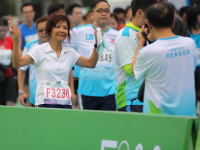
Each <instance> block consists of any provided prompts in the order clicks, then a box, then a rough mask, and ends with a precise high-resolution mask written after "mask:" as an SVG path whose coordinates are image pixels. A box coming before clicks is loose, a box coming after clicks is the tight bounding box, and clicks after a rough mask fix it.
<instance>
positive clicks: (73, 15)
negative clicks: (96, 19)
mask: <svg viewBox="0 0 200 150" xmlns="http://www.w3.org/2000/svg"><path fill="white" fill-rule="evenodd" d="M66 15H67V18H68V19H69V21H70V25H71V28H74V27H78V26H80V25H81V22H82V12H81V5H79V4H77V3H73V4H71V5H69V6H68V7H67V8H66Z"/></svg>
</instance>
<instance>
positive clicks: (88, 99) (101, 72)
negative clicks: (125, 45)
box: [71, 0, 118, 111]
mask: <svg viewBox="0 0 200 150" xmlns="http://www.w3.org/2000/svg"><path fill="white" fill-rule="evenodd" d="M91 10H92V17H93V19H94V22H96V23H97V26H98V27H100V28H101V29H102V30H103V32H104V37H105V40H106V41H107V43H108V46H109V47H110V48H111V49H112V51H108V50H106V49H104V52H103V54H102V55H101V56H100V57H99V60H98V63H97V65H96V68H94V69H88V68H82V69H81V70H80V74H79V86H78V93H80V94H82V102H83V108H84V109H90V110H113V111H114V110H116V103H115V95H114V94H115V84H114V79H115V75H114V51H115V48H114V47H115V45H114V41H115V38H116V35H117V33H118V31H116V30H114V29H112V28H110V27H109V26H108V22H109V19H110V5H109V3H108V2H107V1H106V0H97V1H95V2H94V3H93V4H92V6H91ZM93 30H94V26H93V24H88V25H85V26H80V27H77V28H76V30H74V35H75V38H72V40H73V39H75V40H76V41H75V42H73V41H72V42H71V43H72V44H74V45H71V46H72V47H74V48H75V49H76V50H77V52H78V53H79V54H80V55H81V56H84V57H86V58H89V57H90V56H91V54H92V50H93V43H94V40H95V38H94V32H93Z"/></svg>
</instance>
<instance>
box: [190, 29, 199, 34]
mask: <svg viewBox="0 0 200 150" xmlns="http://www.w3.org/2000/svg"><path fill="white" fill-rule="evenodd" d="M191 33H192V34H200V29H199V30H196V29H193V28H192V30H191Z"/></svg>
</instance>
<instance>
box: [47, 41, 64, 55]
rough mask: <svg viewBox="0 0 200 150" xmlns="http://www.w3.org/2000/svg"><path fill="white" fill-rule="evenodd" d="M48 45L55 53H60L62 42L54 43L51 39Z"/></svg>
mask: <svg viewBox="0 0 200 150" xmlns="http://www.w3.org/2000/svg"><path fill="white" fill-rule="evenodd" d="M49 43H50V45H51V48H52V49H53V50H54V51H55V52H58V51H61V49H62V42H58V41H55V40H53V39H51V40H50V42H49Z"/></svg>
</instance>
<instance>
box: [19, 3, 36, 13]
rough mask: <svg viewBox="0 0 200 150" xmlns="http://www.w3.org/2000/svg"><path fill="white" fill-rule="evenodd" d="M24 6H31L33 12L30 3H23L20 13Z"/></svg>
mask: <svg viewBox="0 0 200 150" xmlns="http://www.w3.org/2000/svg"><path fill="white" fill-rule="evenodd" d="M26 6H32V7H33V10H34V6H33V4H32V3H29V2H25V3H23V4H22V6H21V12H22V9H23V8H24V7H26Z"/></svg>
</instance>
